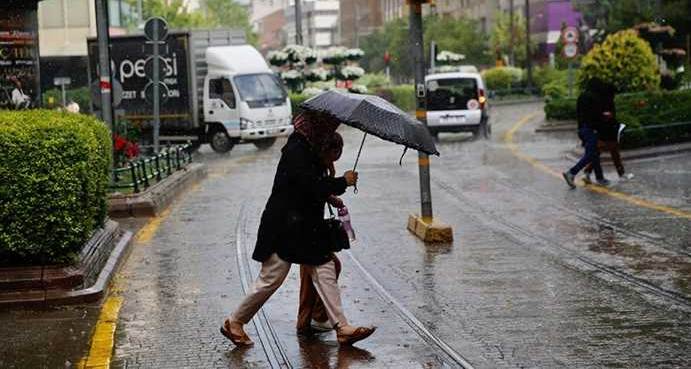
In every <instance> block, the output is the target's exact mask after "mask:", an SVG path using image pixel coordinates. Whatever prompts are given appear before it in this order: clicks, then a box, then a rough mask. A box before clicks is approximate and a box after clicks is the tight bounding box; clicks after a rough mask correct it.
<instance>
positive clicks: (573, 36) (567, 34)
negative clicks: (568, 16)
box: [562, 27, 578, 43]
mask: <svg viewBox="0 0 691 369" xmlns="http://www.w3.org/2000/svg"><path fill="white" fill-rule="evenodd" d="M562 37H563V38H564V42H565V43H571V42H578V28H576V27H566V28H565V29H564V32H563V33H562Z"/></svg>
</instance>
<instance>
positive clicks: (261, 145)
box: [252, 137, 276, 150]
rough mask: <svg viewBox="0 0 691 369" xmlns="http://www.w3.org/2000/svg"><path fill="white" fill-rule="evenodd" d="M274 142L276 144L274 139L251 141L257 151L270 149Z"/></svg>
mask: <svg viewBox="0 0 691 369" xmlns="http://www.w3.org/2000/svg"><path fill="white" fill-rule="evenodd" d="M275 142H276V137H271V138H262V139H261V140H254V141H252V143H253V144H254V146H256V147H257V149H259V150H266V149H268V148H270V147H271V146H273V145H274V143H275Z"/></svg>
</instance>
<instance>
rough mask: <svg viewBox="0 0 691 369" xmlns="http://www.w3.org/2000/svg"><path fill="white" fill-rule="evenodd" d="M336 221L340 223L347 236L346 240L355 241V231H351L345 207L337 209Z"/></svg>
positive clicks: (348, 215)
mask: <svg viewBox="0 0 691 369" xmlns="http://www.w3.org/2000/svg"><path fill="white" fill-rule="evenodd" d="M338 219H339V220H340V221H341V223H343V229H344V230H345V231H346V233H347V234H348V238H349V239H350V240H351V241H355V231H354V230H353V227H352V225H351V224H350V214H348V208H347V207H345V206H344V207H342V208H340V209H338Z"/></svg>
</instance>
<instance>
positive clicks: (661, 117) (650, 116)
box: [615, 90, 691, 148]
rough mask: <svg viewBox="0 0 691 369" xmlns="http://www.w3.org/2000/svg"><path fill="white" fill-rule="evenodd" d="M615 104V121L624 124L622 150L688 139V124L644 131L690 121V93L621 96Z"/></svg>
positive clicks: (650, 93)
mask: <svg viewBox="0 0 691 369" xmlns="http://www.w3.org/2000/svg"><path fill="white" fill-rule="evenodd" d="M615 101H616V107H617V120H619V121H620V122H622V123H624V124H626V125H627V128H626V130H625V131H624V136H623V137H624V138H623V140H622V145H623V146H624V147H625V148H631V147H639V146H648V145H658V144H664V143H674V142H681V141H689V140H691V125H681V126H675V127H668V128H654V129H645V127H646V126H651V125H661V124H669V123H679V122H691V90H686V91H653V92H644V93H635V94H622V95H618V96H617V97H616V100H615Z"/></svg>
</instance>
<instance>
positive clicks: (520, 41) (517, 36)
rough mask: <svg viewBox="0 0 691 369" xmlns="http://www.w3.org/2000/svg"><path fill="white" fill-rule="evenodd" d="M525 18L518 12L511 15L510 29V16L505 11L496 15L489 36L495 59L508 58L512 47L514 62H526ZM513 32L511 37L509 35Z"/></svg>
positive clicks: (519, 63)
mask: <svg viewBox="0 0 691 369" xmlns="http://www.w3.org/2000/svg"><path fill="white" fill-rule="evenodd" d="M524 30H525V18H524V17H523V16H522V15H521V14H518V13H514V16H513V29H511V16H510V15H509V13H507V12H500V13H499V14H498V15H497V20H496V23H495V24H494V28H493V29H492V33H491V35H490V37H489V43H490V48H491V51H492V53H493V54H494V57H495V58H496V60H505V59H506V60H508V59H509V56H510V54H511V50H512V48H513V55H514V57H515V60H514V63H515V64H517V65H523V64H525V62H526V57H525V54H526V50H525V40H526V37H525V36H526V35H525V32H524ZM512 34H513V37H511V35H512Z"/></svg>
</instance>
